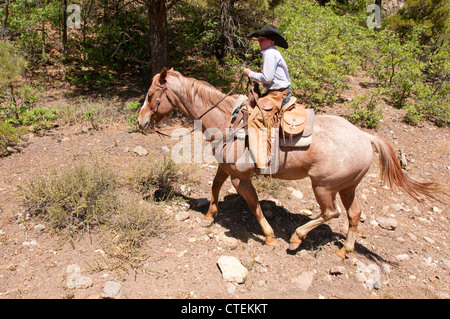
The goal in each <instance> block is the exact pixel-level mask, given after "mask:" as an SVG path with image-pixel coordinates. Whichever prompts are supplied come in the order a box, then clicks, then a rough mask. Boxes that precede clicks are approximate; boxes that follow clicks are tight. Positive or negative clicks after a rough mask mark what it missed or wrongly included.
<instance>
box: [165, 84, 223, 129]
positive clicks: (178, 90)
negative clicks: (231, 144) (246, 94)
mask: <svg viewBox="0 0 450 319" xmlns="http://www.w3.org/2000/svg"><path fill="white" fill-rule="evenodd" d="M178 80H179V81H178V83H177V84H176V85H174V88H173V91H174V92H175V94H176V95H177V97H178V99H179V101H180V105H178V107H179V108H180V109H181V110H182V111H183V113H184V114H185V115H186V116H187V117H188V118H189V119H190V120H195V119H197V118H198V117H199V116H201V115H202V114H204V113H205V112H206V111H208V109H209V108H210V107H211V106H213V105H214V104H215V103H216V102H218V101H220V100H221V99H222V97H223V96H224V95H225V94H223V93H221V92H220V91H218V92H217V94H218V95H219V96H220V97H219V98H217V101H212V102H211V101H209V99H208V98H207V97H205V96H201V95H200V94H195V95H194V96H193V97H189V96H188V94H187V93H186V92H187V90H189V88H190V85H191V83H190V81H193V80H192V79H188V78H184V77H183V78H179V79H178ZM199 85H204V84H199ZM230 99H232V98H231V97H226V98H225V99H224V101H222V102H221V103H220V106H221V107H219V106H216V107H214V108H213V109H211V110H209V111H208V112H207V113H205V114H204V115H203V116H202V117H201V121H202V127H203V130H205V129H208V128H218V129H220V130H225V128H226V127H227V125H228V124H229V120H230V113H231V112H230V111H228V113H227V111H224V109H228V108H230V107H229V106H227V105H228V104H230V103H232V102H230Z"/></svg>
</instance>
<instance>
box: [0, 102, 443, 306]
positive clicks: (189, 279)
mask: <svg viewBox="0 0 450 319" xmlns="http://www.w3.org/2000/svg"><path fill="white" fill-rule="evenodd" d="M386 108H387V109H386V110H385V111H384V112H385V119H384V121H383V122H382V123H381V127H380V128H379V129H378V131H377V132H376V134H379V135H381V136H383V137H385V138H386V139H387V140H388V141H389V143H391V145H393V147H394V149H395V150H396V151H398V152H399V151H400V150H401V149H402V150H403V151H404V154H405V156H406V158H407V161H408V165H407V167H406V172H407V174H408V175H409V176H411V177H412V178H415V179H417V180H420V181H436V182H441V183H447V184H448V183H449V182H450V163H449V161H448V159H449V158H450V156H449V155H450V152H449V150H450V148H449V145H448V141H449V138H450V130H449V129H448V128H436V127H434V126H431V125H429V124H424V125H423V126H422V127H411V126H408V125H405V124H403V123H402V122H401V121H400V119H401V113H400V111H398V110H395V109H392V108H390V107H387V106H386ZM333 111H334V112H338V111H336V109H333ZM333 111H331V110H329V112H330V113H332V112H333ZM371 133H374V132H373V131H372V132H371ZM175 143H176V141H171V140H170V139H161V138H160V137H158V136H156V135H147V136H144V135H142V134H139V133H128V128H127V126H126V124H124V123H122V122H115V123H110V124H109V125H108V126H107V127H103V128H102V129H101V130H99V131H95V130H90V131H85V132H81V131H80V128H79V127H76V126H72V127H61V128H57V129H55V130H52V131H50V132H49V133H48V134H46V135H45V136H42V137H32V138H30V139H29V140H28V141H27V142H26V145H24V147H23V150H22V151H21V152H20V153H15V154H12V155H11V156H8V157H5V158H1V159H0V176H1V177H0V298H99V297H101V295H102V291H103V288H104V287H105V285H106V282H107V281H117V282H120V283H121V298H449V295H450V287H449V280H450V276H449V273H450V251H449V245H450V241H449V240H450V237H449V235H450V234H449V230H448V225H449V215H448V209H449V207H448V206H446V205H445V204H442V203H440V202H436V201H430V202H427V203H425V204H419V203H417V202H415V201H414V200H413V199H410V198H408V197H407V196H406V195H404V194H402V193H398V192H397V191H391V190H388V189H384V188H382V187H381V185H380V184H381V183H380V181H379V178H378V168H379V166H378V159H376V160H375V161H374V163H373V164H372V167H371V169H370V170H369V172H368V173H367V175H366V177H365V178H364V179H363V181H362V183H361V185H360V186H359V191H358V193H357V196H358V198H359V199H360V204H361V206H362V210H363V222H362V223H361V224H360V226H359V231H360V236H359V237H358V238H357V245H356V251H355V252H354V253H352V254H350V255H349V256H348V258H347V259H346V260H341V259H340V258H339V257H338V256H337V255H336V254H335V252H336V251H337V250H338V249H339V247H340V246H341V245H342V242H343V239H344V237H343V234H345V233H346V228H347V218H346V217H345V212H342V214H341V216H340V217H339V218H338V219H334V220H332V221H330V222H329V223H327V224H326V225H323V226H321V227H318V228H317V229H315V230H314V231H312V232H311V233H310V234H309V235H308V237H307V239H306V240H305V241H304V243H302V246H301V249H300V250H299V251H298V252H297V253H296V254H288V253H287V252H286V248H287V246H288V241H289V237H290V236H291V234H292V232H293V231H294V229H295V228H296V227H297V226H299V225H301V224H303V223H305V222H306V221H308V220H309V219H311V218H314V217H316V216H317V215H318V213H319V209H318V206H317V204H316V202H315V200H314V196H313V193H312V190H311V187H310V182H309V180H307V179H305V180H302V181H295V182H292V183H290V184H289V186H290V187H291V188H287V187H286V188H282V189H281V190H280V191H278V192H277V193H276V194H275V195H270V194H269V193H268V192H262V193H260V200H261V201H262V206H263V210H264V213H265V214H266V215H267V216H268V218H269V222H270V224H271V225H272V227H273V228H274V231H275V235H276V236H277V247H275V248H271V247H268V246H265V245H264V244H263V234H262V232H261V229H260V227H259V225H258V223H257V221H256V220H255V219H254V217H253V216H252V215H251V213H249V209H248V207H247V205H246V204H245V202H244V201H243V199H242V198H241V197H240V196H239V195H237V194H236V193H235V191H234V190H233V188H232V186H231V183H230V181H229V180H227V182H226V183H225V185H224V186H223V188H222V192H221V197H220V198H221V201H220V207H219V209H220V212H219V216H218V218H217V220H216V222H215V223H214V224H213V225H212V226H211V227H210V228H202V227H201V226H200V225H199V221H200V219H201V218H202V216H203V214H204V213H205V212H206V210H207V207H206V206H205V207H198V208H195V209H189V208H187V207H186V205H185V206H180V205H172V206H170V207H168V214H172V215H173V216H172V217H173V220H174V223H175V225H176V227H175V229H174V230H173V231H169V232H167V233H164V234H163V235H161V236H160V237H157V238H152V239H149V240H148V242H147V244H146V245H145V247H144V248H143V252H144V253H145V254H146V255H147V256H148V258H147V260H146V261H145V262H143V263H142V265H141V266H140V267H138V268H137V269H131V268H130V267H128V268H124V269H118V268H117V267H114V259H111V258H108V257H106V256H104V251H103V249H104V248H105V247H104V245H105V241H103V240H102V237H101V234H99V233H96V232H93V233H91V234H90V235H88V234H86V235H84V236H83V237H81V238H77V239H76V240H75V242H74V244H73V246H72V245H71V244H70V243H65V244H63V245H62V246H61V247H60V248H59V249H55V248H56V247H57V246H58V245H59V244H60V243H61V239H60V238H56V237H54V236H51V235H50V234H49V233H48V232H47V231H46V230H45V229H44V230H41V229H40V227H37V228H36V227H35V226H36V225H37V222H36V221H34V220H33V219H29V220H25V221H23V220H21V218H18V217H17V216H16V215H17V214H20V213H23V209H22V208H21V207H20V203H19V201H18V200H17V197H16V194H17V187H18V186H20V185H21V184H22V183H23V181H26V180H28V179H29V178H32V177H34V176H38V175H41V174H45V173H47V172H48V171H49V170H50V169H52V168H56V169H61V168H63V167H65V166H66V165H69V164H70V163H71V162H72V161H73V160H75V159H81V160H85V161H92V160H93V158H95V157H96V156H101V157H102V158H104V159H106V160H107V162H108V163H110V164H111V165H112V167H114V169H115V170H116V171H117V173H118V174H119V175H121V176H125V174H126V173H127V172H129V171H130V170H131V169H132V168H133V166H135V165H137V164H138V163H139V162H140V161H142V160H144V158H143V157H140V156H138V155H136V154H135V153H133V152H132V151H131V150H133V149H134V148H135V147H136V146H142V147H143V148H145V149H147V150H148V151H149V155H148V156H150V157H153V158H161V157H163V156H164V154H166V153H167V150H168V149H169V150H170V149H171V147H173V145H174V144H175ZM399 155H400V153H399ZM189 165H191V166H190V171H191V172H192V176H193V178H194V179H196V180H197V181H198V182H199V186H198V187H195V189H187V190H186V188H185V194H184V195H185V196H187V197H188V198H191V199H198V198H204V197H205V198H208V199H209V197H210V187H211V181H212V179H213V176H214V174H215V167H216V165H217V164H189ZM294 191H297V192H296V193H295V194H293V193H294ZM339 205H340V207H342V204H341V203H340V201H339ZM183 209H185V210H187V211H188V213H189V218H187V219H185V220H184V221H181V222H178V221H176V220H175V216H176V213H177V212H178V211H181V210H183ZM302 209H306V210H309V211H311V212H312V215H311V216H305V215H302V214H300V211H301V210H302ZM23 218H25V219H26V216H23ZM386 223H387V224H386ZM389 223H391V225H390V224H389ZM392 223H394V224H395V225H394V226H393V225H392ZM393 228H394V229H393ZM224 255H229V256H235V257H237V258H238V259H239V261H240V262H241V263H242V264H243V265H244V266H245V267H246V268H247V269H248V271H249V274H248V276H247V279H246V281H245V283H244V284H233V283H227V282H225V281H223V280H222V275H221V272H220V270H219V268H218V267H217V260H218V259H219V257H220V256H224ZM71 264H77V265H79V266H80V268H81V274H82V275H83V276H86V277H88V278H90V279H91V280H92V285H90V286H89V287H88V288H84V289H68V288H67V287H66V284H67V279H68V277H69V275H70V274H69V273H67V266H69V265H71ZM377 276H378V277H377ZM371 280H372V281H371ZM375 282H376V283H375Z"/></svg>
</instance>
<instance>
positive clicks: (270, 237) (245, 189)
mask: <svg viewBox="0 0 450 319" xmlns="http://www.w3.org/2000/svg"><path fill="white" fill-rule="evenodd" d="M231 183H232V184H233V186H234V188H236V191H237V192H238V193H239V194H240V195H241V196H242V197H244V199H245V201H246V202H247V205H248V206H249V208H250V210H251V211H252V214H253V216H255V217H256V219H257V220H258V222H259V225H261V228H262V230H263V232H264V235H265V236H266V240H265V243H266V245H269V246H276V241H275V235H274V232H273V229H272V227H271V226H270V225H269V222H268V221H267V219H266V218H265V217H264V214H263V212H262V210H261V206H260V204H259V200H258V195H257V194H256V190H255V188H254V187H253V185H252V182H251V179H250V178H248V179H239V178H237V177H232V178H231Z"/></svg>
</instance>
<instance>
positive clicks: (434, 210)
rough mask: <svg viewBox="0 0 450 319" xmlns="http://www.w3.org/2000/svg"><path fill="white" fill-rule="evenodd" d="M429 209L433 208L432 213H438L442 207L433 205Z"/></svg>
mask: <svg viewBox="0 0 450 319" xmlns="http://www.w3.org/2000/svg"><path fill="white" fill-rule="evenodd" d="M431 209H432V210H433V213H440V212H442V209H440V208H438V207H436V206H433V207H432V208H431Z"/></svg>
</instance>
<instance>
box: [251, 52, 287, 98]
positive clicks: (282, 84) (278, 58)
mask: <svg viewBox="0 0 450 319" xmlns="http://www.w3.org/2000/svg"><path fill="white" fill-rule="evenodd" d="M261 53H262V56H263V67H262V72H253V71H252V72H250V73H249V75H248V76H249V78H251V79H253V80H255V81H257V82H260V83H262V85H263V86H264V88H266V89H268V90H278V89H285V88H287V87H288V86H289V85H291V78H290V77H289V71H288V68H287V65H286V62H285V61H284V58H283V56H282V55H281V53H280V51H278V50H277V49H276V48H275V46H271V47H269V48H267V49H265V50H264V51H261Z"/></svg>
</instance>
